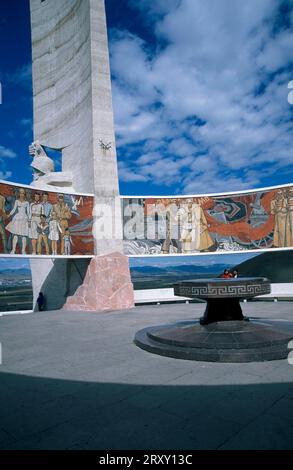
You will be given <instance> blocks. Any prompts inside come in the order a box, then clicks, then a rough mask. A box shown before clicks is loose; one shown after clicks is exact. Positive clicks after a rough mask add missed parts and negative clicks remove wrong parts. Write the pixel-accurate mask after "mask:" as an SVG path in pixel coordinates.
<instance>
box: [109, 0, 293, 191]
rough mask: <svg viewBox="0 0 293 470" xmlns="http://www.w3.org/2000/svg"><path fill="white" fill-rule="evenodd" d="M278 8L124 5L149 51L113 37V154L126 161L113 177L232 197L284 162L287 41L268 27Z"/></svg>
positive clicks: (266, 1) (287, 152) (259, 3)
mask: <svg viewBox="0 0 293 470" xmlns="http://www.w3.org/2000/svg"><path fill="white" fill-rule="evenodd" d="M277 7H278V3H277V2H274V1H273V0H255V1H253V2H243V1H241V0H221V2H218V1H216V0H205V1H204V2H203V1H201V0H181V1H175V0H174V1H168V2H165V1H164V2H163V1H156V2H152V1H151V0H142V1H140V2H133V8H139V9H140V10H141V11H142V13H143V15H144V17H145V20H146V22H147V23H148V25H151V26H149V27H152V28H153V32H154V34H155V35H156V38H157V45H156V46H157V47H154V45H148V44H146V42H145V41H143V40H142V39H140V38H138V37H136V36H134V35H132V34H130V33H129V32H127V31H120V32H117V31H115V33H114V34H113V35H112V37H113V39H112V41H111V66H112V72H113V76H114V84H113V93H114V111H115V121H116V130H117V134H118V138H117V143H118V154H119V150H121V153H122V154H124V155H127V160H124V161H123V166H122V167H121V169H120V172H119V176H120V178H121V180H124V181H151V182H152V183H154V184H157V185H158V186H159V185H162V184H165V185H174V186H175V187H176V190H175V191H174V192H182V191H183V192H189V193H190V192H191V191H195V192H205V191H207V190H208V191H209V192H212V191H225V190H227V189H228V188H229V190H231V191H234V190H237V189H246V188H248V187H253V186H259V185H262V179H263V178H265V177H268V176H270V175H271V177H273V174H274V171H282V170H284V171H285V169H286V168H288V167H289V166H290V165H292V162H293V152H292V150H291V149H292V130H293V124H292V120H291V118H292V109H291V108H290V106H289V105H288V102H287V96H288V82H289V80H290V79H292V76H290V74H289V72H288V64H289V63H290V61H293V48H292V40H293V37H292V36H293V34H292V32H291V31H289V30H288V29H285V28H284V27H283V28H281V29H279V30H276V28H275V25H274V22H275V19H276V18H278V14H277V13H278V12H277V10H276V8H277ZM292 21H293V16H292ZM292 25H293V24H292ZM163 44H164V47H163ZM272 72H273V74H272ZM131 146H133V148H134V150H133V153H132V151H131ZM154 155H155V158H153V156H154ZM268 163H269V168H266V166H267V164H268ZM131 175H133V176H131ZM131 178H136V179H131ZM139 178H142V179H139ZM272 184H274V183H273V182H272Z"/></svg>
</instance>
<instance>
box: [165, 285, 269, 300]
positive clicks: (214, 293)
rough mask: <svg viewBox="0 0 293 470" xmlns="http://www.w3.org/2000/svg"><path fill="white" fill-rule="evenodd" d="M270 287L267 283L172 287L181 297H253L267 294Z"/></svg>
mask: <svg viewBox="0 0 293 470" xmlns="http://www.w3.org/2000/svg"><path fill="white" fill-rule="evenodd" d="M270 292H271V287H270V284H269V283H263V284H261V283H256V284H241V285H236V286H235V285H218V286H215V285H210V284H208V285H203V286H184V285H181V286H180V285H177V286H175V287H174V293H175V295H180V296H182V297H198V298H201V297H202V298H209V297H214V298H221V297H223V298H226V297H254V296H257V295H264V294H269V293H270Z"/></svg>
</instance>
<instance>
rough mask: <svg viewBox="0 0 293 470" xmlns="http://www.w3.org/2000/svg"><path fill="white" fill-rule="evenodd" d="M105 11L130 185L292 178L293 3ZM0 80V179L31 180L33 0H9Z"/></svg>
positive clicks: (217, 187)
mask: <svg viewBox="0 0 293 470" xmlns="http://www.w3.org/2000/svg"><path fill="white" fill-rule="evenodd" d="M106 10H107V20H108V33H109V49H110V62H111V71H112V89H113V105H114V119H115V129H116V141H117V154H118V164H119V180H120V191H121V194H128V195H138V194H140V195H141V194H146V195H154V194H157V195H166V194H170V195H171V194H192V193H193V194H198V193H204V192H209V193H210V192H224V191H237V190H245V189H248V188H257V187H263V186H272V185H278V184H283V183H284V184H286V183H291V182H292V181H293V169H292V161H293V152H292V136H293V133H292V131H293V123H292V116H293V106H290V105H289V103H288V100H287V97H288V92H289V90H288V82H289V81H290V80H293V66H292V65H293V29H292V25H293V0H280V1H278V0H250V1H246V2H244V1H243V0H221V1H218V0H204V1H203V0H139V1H137V0H119V1H118V0H106ZM0 81H1V84H2V95H3V103H2V104H1V105H0V179H8V180H13V181H16V182H21V183H30V181H31V169H30V167H29V164H30V157H29V155H28V151H27V148H28V145H29V144H30V142H31V141H32V79H31V47H30V19H29V1H28V0H9V1H3V2H1V16H0ZM194 260H195V258H194V259H193V261H194ZM205 261H206V262H208V258H205ZM170 262H173V261H172V259H171V260H170ZM210 262H211V263H212V258H211V259H210Z"/></svg>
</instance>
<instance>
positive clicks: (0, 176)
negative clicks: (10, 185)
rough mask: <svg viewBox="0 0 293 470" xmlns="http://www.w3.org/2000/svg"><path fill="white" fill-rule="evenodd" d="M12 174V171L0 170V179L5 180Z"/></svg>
mask: <svg viewBox="0 0 293 470" xmlns="http://www.w3.org/2000/svg"><path fill="white" fill-rule="evenodd" d="M11 175H12V171H1V170H0V180H7V179H8V178H10V176H11Z"/></svg>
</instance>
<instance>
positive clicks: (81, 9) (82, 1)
mask: <svg viewBox="0 0 293 470" xmlns="http://www.w3.org/2000/svg"><path fill="white" fill-rule="evenodd" d="M30 10H31V31H32V64H33V67H32V68H33V104H34V139H35V140H38V141H40V143H41V144H42V145H45V146H48V147H51V148H55V149H61V150H62V170H63V171H66V172H71V173H72V177H73V187H74V188H75V190H76V192H86V193H93V194H94V195H95V211H94V212H95V213H94V216H95V215H96V216H97V223H94V229H93V234H94V239H95V255H96V257H95V258H94V259H92V260H91V262H90V266H89V267H88V266H87V262H86V261H85V260H80V261H79V260H78V261H77V260H70V261H69V260H60V259H56V260H41V259H40V260H39V259H38V260H32V263H31V266H32V276H33V285H34V294H35V295H37V293H38V292H39V291H40V290H43V291H44V286H45V287H46V286H47V292H45V295H46V296H47V298H48V306H47V307H48V308H60V307H62V306H63V304H64V303H65V307H66V308H79V306H80V308H84V307H85V304H87V305H88V308H89V309H91V310H95V309H103V308H126V307H131V306H133V290H132V284H131V282H130V276H129V267H128V260H127V258H126V257H124V255H123V254H122V220H121V208H120V200H119V186H118V174H117V158H116V147H115V134H114V124H113V111H112V93H111V77H110V67H109V53H108V39H107V27H106V18H105V5H104V0H30ZM101 214H102V219H103V221H104V222H103V224H104V229H105V232H104V233H101V226H100V225H99V220H100V218H101ZM70 263H71V264H70ZM73 263H74V267H75V268H76V269H74V267H73V266H72V264H73ZM77 272H78V273H79V275H78V276H77V274H76V273H77ZM74 273H75V274H74ZM69 277H71V278H70V279H69ZM107 277H108V279H107V285H108V286H110V289H109V291H108V293H107V295H106V297H103V296H102V297H103V299H102V300H101V296H100V300H98V301H97V302H96V303H95V300H94V297H95V296H96V297H97V296H99V287H98V286H99V284H100V285H102V284H104V281H105V278H107ZM119 279H120V281H119ZM78 284H83V285H81V287H79V288H78V289H77V290H76V287H77V286H78ZM112 284H113V285H112ZM52 285H53V286H54V285H56V286H58V289H59V291H60V293H59V294H58V296H57V297H58V298H59V300H58V301H56V299H53V298H51V297H52V296H50V290H51V289H52ZM111 285H112V287H111ZM48 286H49V288H48ZM97 289H98V290H97ZM75 291H76V292H75ZM104 292H105V291H104ZM72 294H73V297H70V299H67V297H68V296H70V295H72ZM55 296H56V291H55ZM50 298H51V300H50ZM119 299H120V300H119Z"/></svg>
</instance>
